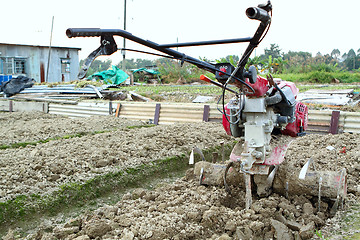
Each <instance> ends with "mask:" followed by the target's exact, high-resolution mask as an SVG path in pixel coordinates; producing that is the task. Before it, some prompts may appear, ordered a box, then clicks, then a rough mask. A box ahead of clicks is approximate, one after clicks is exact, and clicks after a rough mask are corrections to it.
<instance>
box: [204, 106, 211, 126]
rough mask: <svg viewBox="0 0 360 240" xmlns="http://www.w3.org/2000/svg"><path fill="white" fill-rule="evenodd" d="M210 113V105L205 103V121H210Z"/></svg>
mask: <svg viewBox="0 0 360 240" xmlns="http://www.w3.org/2000/svg"><path fill="white" fill-rule="evenodd" d="M209 113H210V106H209V105H204V113H203V121H204V122H208V121H209Z"/></svg>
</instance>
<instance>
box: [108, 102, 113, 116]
mask: <svg viewBox="0 0 360 240" xmlns="http://www.w3.org/2000/svg"><path fill="white" fill-rule="evenodd" d="M109 115H113V108H112V101H110V102H109Z"/></svg>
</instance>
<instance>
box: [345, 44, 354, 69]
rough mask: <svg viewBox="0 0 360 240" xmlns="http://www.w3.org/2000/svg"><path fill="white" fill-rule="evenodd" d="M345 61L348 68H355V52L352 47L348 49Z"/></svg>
mask: <svg viewBox="0 0 360 240" xmlns="http://www.w3.org/2000/svg"><path fill="white" fill-rule="evenodd" d="M345 62H346V67H347V68H348V69H349V70H352V69H355V62H356V54H355V51H354V49H350V50H349V52H348V53H347V58H346V60H345Z"/></svg>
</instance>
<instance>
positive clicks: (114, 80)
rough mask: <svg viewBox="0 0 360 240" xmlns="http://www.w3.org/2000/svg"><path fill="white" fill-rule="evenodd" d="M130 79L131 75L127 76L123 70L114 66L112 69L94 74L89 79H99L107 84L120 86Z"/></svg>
mask: <svg viewBox="0 0 360 240" xmlns="http://www.w3.org/2000/svg"><path fill="white" fill-rule="evenodd" d="M128 77H129V75H127V74H126V72H124V71H123V70H121V69H119V68H118V67H116V66H112V69H109V70H106V71H102V72H97V73H94V74H93V75H91V76H89V77H88V78H89V79H93V78H97V79H100V80H103V81H104V83H105V84H115V85H118V84H121V83H122V82H124V81H125V80H126V79H127V78H128Z"/></svg>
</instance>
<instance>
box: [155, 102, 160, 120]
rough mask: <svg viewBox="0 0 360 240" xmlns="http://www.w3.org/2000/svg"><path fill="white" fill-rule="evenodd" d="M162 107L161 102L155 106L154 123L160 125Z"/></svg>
mask: <svg viewBox="0 0 360 240" xmlns="http://www.w3.org/2000/svg"><path fill="white" fill-rule="evenodd" d="M160 108H161V104H160V103H157V104H156V107H155V114H154V124H155V125H159V119H160Z"/></svg>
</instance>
